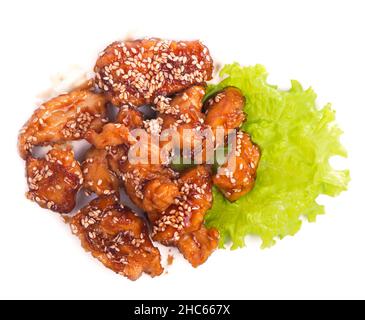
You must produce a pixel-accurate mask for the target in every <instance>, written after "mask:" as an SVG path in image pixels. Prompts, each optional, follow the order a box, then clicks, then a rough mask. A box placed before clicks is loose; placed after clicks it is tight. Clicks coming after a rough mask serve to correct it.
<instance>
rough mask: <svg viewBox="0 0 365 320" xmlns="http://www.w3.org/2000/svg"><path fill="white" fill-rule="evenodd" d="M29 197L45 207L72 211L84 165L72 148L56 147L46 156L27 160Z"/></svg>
mask: <svg viewBox="0 0 365 320" xmlns="http://www.w3.org/2000/svg"><path fill="white" fill-rule="evenodd" d="M26 173H27V181H28V187H29V191H28V193H27V197H28V199H30V200H32V201H35V202H37V203H38V204H39V205H40V206H41V207H42V208H48V209H51V210H52V211H56V212H59V213H69V212H70V211H72V209H73V208H74V207H75V203H76V200H75V198H76V194H77V192H78V190H79V189H80V187H81V185H82V183H83V178H82V172H81V167H80V165H79V163H78V162H77V161H76V160H75V158H74V153H73V151H72V149H71V148H70V147H61V146H58V147H55V148H54V149H52V150H50V151H49V152H48V153H47V155H46V156H45V158H44V159H37V158H33V157H32V156H29V157H28V158H27V161H26Z"/></svg>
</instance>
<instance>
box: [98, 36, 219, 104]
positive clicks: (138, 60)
mask: <svg viewBox="0 0 365 320" xmlns="http://www.w3.org/2000/svg"><path fill="white" fill-rule="evenodd" d="M94 70H95V73H96V78H95V82H96V84H97V85H98V86H99V88H100V89H101V90H103V91H104V92H105V93H106V95H107V97H108V99H109V100H110V101H111V102H112V103H113V104H114V105H117V106H121V105H123V104H125V103H130V104H132V105H134V106H137V107H138V106H141V105H144V104H150V103H152V102H153V100H154V99H155V98H156V97H157V96H159V95H163V96H168V95H171V94H174V93H176V92H179V91H181V90H184V89H186V88H188V87H190V86H192V85H194V84H201V83H204V82H205V81H208V80H211V79H212V70H213V61H212V58H211V57H210V55H209V51H208V49H207V48H206V47H205V46H204V45H203V44H202V43H201V42H200V41H167V40H161V39H143V40H135V41H121V42H114V43H112V44H111V45H109V46H108V47H107V48H106V49H105V50H104V51H103V52H102V53H101V54H100V56H99V58H98V60H97V62H96V65H95V68H94Z"/></svg>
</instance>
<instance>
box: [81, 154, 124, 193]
mask: <svg viewBox="0 0 365 320" xmlns="http://www.w3.org/2000/svg"><path fill="white" fill-rule="evenodd" d="M107 155H108V151H107V150H105V149H96V148H95V147H91V148H90V149H89V150H88V152H87V153H86V158H85V160H84V162H83V163H82V172H83V174H84V184H83V186H84V188H85V189H86V190H87V191H88V192H95V193H96V194H97V195H99V196H100V195H103V194H105V195H108V194H111V193H114V194H116V195H119V185H120V183H119V180H118V178H117V176H116V174H115V173H114V172H113V171H111V170H110V168H109V162H108V159H107Z"/></svg>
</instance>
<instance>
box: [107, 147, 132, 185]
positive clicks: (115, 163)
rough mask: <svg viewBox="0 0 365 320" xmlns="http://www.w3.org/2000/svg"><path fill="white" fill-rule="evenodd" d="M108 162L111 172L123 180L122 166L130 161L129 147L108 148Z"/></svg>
mask: <svg viewBox="0 0 365 320" xmlns="http://www.w3.org/2000/svg"><path fill="white" fill-rule="evenodd" d="M106 150H107V156H106V158H107V160H108V166H109V168H110V170H111V171H112V172H113V173H114V174H115V175H116V176H117V177H118V179H120V180H121V179H122V172H121V171H120V166H121V165H122V164H123V163H124V162H125V161H126V160H127V159H128V150H129V146H128V145H125V144H122V145H119V146H114V147H107V148H106Z"/></svg>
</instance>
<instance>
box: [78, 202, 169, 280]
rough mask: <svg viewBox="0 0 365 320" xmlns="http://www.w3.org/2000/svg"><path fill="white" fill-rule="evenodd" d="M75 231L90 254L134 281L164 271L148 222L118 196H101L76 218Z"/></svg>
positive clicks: (83, 209)
mask: <svg viewBox="0 0 365 320" xmlns="http://www.w3.org/2000/svg"><path fill="white" fill-rule="evenodd" d="M71 230H72V232H73V233H74V234H75V235H77V236H78V237H79V238H80V240H81V244H82V246H83V248H84V249H85V250H86V251H90V252H91V254H92V255H93V256H94V257H95V258H96V259H98V260H99V261H101V262H102V263H103V264H104V265H105V266H106V267H107V268H109V269H111V270H113V271H115V272H117V273H119V274H121V275H123V276H126V277H128V278H129V279H131V280H136V279H138V278H139V277H140V276H141V275H142V273H143V272H145V273H148V274H149V275H151V276H152V277H154V276H158V275H160V274H161V273H162V272H163V268H162V267H161V263H160V260H161V257H160V252H159V250H158V249H157V248H155V247H154V246H153V244H152V242H151V240H150V239H149V236H148V230H147V226H146V224H145V222H144V221H143V220H142V218H140V217H138V216H137V215H136V214H135V213H134V212H133V211H132V210H130V209H129V208H126V207H123V206H122V205H120V204H119V203H118V199H117V198H116V197H115V196H114V195H109V196H101V197H99V198H97V199H95V200H93V201H91V202H90V203H89V204H88V205H87V206H85V207H84V208H82V209H81V210H80V211H79V212H78V213H77V214H76V216H75V217H73V218H72V220H71Z"/></svg>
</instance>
